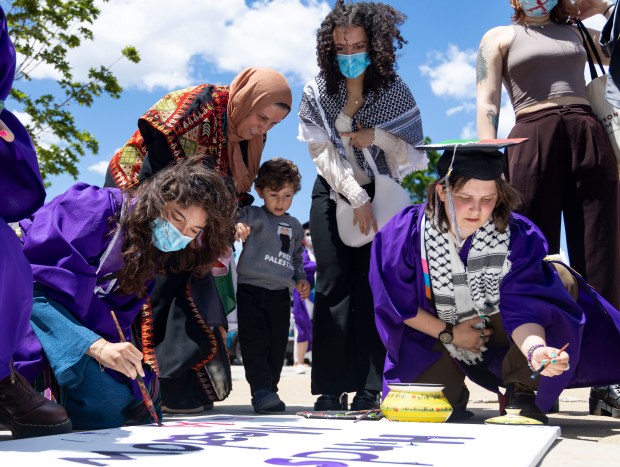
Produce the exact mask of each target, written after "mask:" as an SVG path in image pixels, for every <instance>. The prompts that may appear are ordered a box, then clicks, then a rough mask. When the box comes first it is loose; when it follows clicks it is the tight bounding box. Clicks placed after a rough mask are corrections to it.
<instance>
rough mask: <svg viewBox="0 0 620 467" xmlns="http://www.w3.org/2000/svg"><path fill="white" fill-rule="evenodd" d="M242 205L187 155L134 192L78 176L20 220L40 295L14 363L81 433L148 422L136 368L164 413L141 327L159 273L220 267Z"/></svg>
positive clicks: (198, 271) (36, 296)
mask: <svg viewBox="0 0 620 467" xmlns="http://www.w3.org/2000/svg"><path fill="white" fill-rule="evenodd" d="M235 209H236V202H235V200H234V195H233V193H232V190H231V189H230V188H229V187H228V186H227V185H226V184H225V182H224V181H223V180H222V178H221V177H220V176H219V175H218V174H217V173H216V172H215V171H212V170H209V169H207V168H205V167H204V166H202V165H200V164H194V163H192V162H189V161H186V162H181V163H179V164H176V165H173V166H170V167H168V168H166V169H164V170H162V171H161V172H159V173H157V174H156V175H155V176H153V177H152V178H151V179H150V180H148V182H145V183H144V184H142V185H140V186H139V187H138V188H137V189H136V190H135V191H131V190H130V191H128V192H126V193H123V192H121V191H120V190H119V189H117V188H99V187H96V186H90V185H86V184H84V183H78V184H76V185H74V186H73V187H71V188H70V189H69V190H68V191H67V192H66V193H65V194H63V195H60V196H58V197H57V198H55V199H54V200H52V201H51V202H50V203H48V204H46V205H45V206H43V207H42V208H41V209H39V210H38V211H37V212H36V213H35V214H34V215H33V216H32V217H31V218H30V219H27V220H25V221H22V222H21V228H22V231H23V243H24V254H25V255H26V258H27V259H28V260H29V261H30V263H31V265H32V271H33V276H34V291H35V292H34V305H33V310H32V317H31V320H30V324H31V328H30V330H29V335H28V336H27V338H26V339H25V340H24V342H23V344H22V345H21V347H20V348H18V351H17V353H16V355H15V365H16V367H17V368H18V370H19V371H20V373H21V374H23V375H24V376H25V377H26V378H28V379H29V380H30V381H36V385H37V386H38V387H39V388H45V387H51V388H52V391H53V393H54V396H55V398H56V400H57V401H59V402H60V403H61V404H62V405H63V406H64V407H65V409H66V410H67V413H68V414H69V417H70V418H71V421H72V422H73V427H74V428H77V429H96V428H108V427H115V426H120V425H123V424H127V423H131V424H135V423H148V422H149V421H150V417H149V413H148V411H147V408H146V406H145V404H144V403H143V399H142V396H141V393H140V389H139V387H138V385H137V383H136V381H135V378H136V375H137V374H140V375H141V376H143V377H144V380H145V383H146V385H147V387H148V388H149V391H150V393H151V396H152V398H153V399H154V402H155V406H156V408H157V410H158V412H159V411H160V410H159V406H160V402H159V393H158V384H157V379H156V378H155V374H154V373H153V371H152V370H151V369H150V368H149V367H148V366H146V365H144V364H143V363H142V353H141V352H140V351H139V350H138V349H137V348H136V347H135V346H134V345H133V344H132V343H131V340H132V339H131V332H132V329H131V327H132V323H133V321H134V318H135V317H136V315H137V314H138V313H139V311H140V309H141V307H142V305H143V303H144V301H145V300H146V297H147V295H148V293H149V292H150V290H152V287H153V284H154V279H155V273H157V272H162V271H164V269H167V270H171V271H176V272H180V271H193V272H194V273H195V274H198V275H201V274H205V273H207V272H208V271H209V270H210V268H211V266H212V264H213V262H214V261H215V260H216V259H217V258H218V257H219V256H221V255H223V254H224V253H225V252H226V250H227V248H228V245H230V244H231V243H232V241H233V237H234V220H235ZM110 311H114V313H115V315H116V317H117V318H118V321H119V324H120V327H121V328H122V331H123V334H124V337H125V338H126V340H127V342H122V339H121V338H120V336H119V333H118V331H117V328H116V326H115V323H114V320H113V318H112V315H111V313H110ZM48 368H51V372H49V371H46V370H47V369H48Z"/></svg>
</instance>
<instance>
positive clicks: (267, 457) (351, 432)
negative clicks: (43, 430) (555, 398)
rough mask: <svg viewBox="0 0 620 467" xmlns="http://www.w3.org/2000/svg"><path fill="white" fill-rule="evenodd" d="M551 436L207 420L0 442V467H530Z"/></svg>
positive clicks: (531, 430)
mask: <svg viewBox="0 0 620 467" xmlns="http://www.w3.org/2000/svg"><path fill="white" fill-rule="evenodd" d="M559 435H560V429H559V428H558V427H545V426H491V425H473V424H472V425H468V424H439V423H437V424H435V423H398V422H390V421H387V420H381V421H360V422H359V423H356V422H353V421H345V420H308V419H304V418H301V417H295V416H260V417H259V416H257V417H240V416H227V415H214V416H209V417H202V418H192V419H191V420H188V421H183V420H173V421H170V422H166V423H164V426H163V427H157V426H155V425H148V426H139V427H124V428H116V429H110V430H100V431H90V432H80V433H78V432H76V433H71V434H68V435H57V436H48V437H42V438H32V439H25V440H14V441H5V442H2V443H0V465H1V466H3V467H5V466H6V467H9V466H11V467H32V466H35V465H40V466H45V467H56V466H65V467H68V466H73V467H76V466H78V465H82V466H119V467H126V466H132V467H140V466H145V467H155V466H194V465H200V466H217V467H220V466H222V467H224V466H244V467H246V466H258V465H284V466H293V465H297V466H301V465H303V466H317V467H318V466H320V467H345V466H368V467H370V466H379V465H381V466H409V465H415V466H449V467H454V466H455V465H458V466H459V467H464V466H477V467H479V466H481V465H501V466H503V467H507V466H519V467H521V466H534V465H536V464H537V463H538V462H539V461H540V459H542V457H543V456H544V454H545V453H546V452H547V450H548V449H549V447H550V446H551V444H552V443H553V441H554V440H555V439H556V438H557V437H558V436H559ZM126 461H132V462H131V463H127V462H126ZM489 463H490V464H489Z"/></svg>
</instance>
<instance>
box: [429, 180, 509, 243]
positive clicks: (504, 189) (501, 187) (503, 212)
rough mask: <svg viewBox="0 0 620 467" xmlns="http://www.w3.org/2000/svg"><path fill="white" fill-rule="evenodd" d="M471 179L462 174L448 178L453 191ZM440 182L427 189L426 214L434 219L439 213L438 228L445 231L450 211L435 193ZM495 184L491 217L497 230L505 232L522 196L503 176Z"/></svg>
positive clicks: (444, 185)
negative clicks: (495, 199)
mask: <svg viewBox="0 0 620 467" xmlns="http://www.w3.org/2000/svg"><path fill="white" fill-rule="evenodd" d="M470 180H471V178H470V177H463V176H460V175H451V176H450V177H449V178H448V182H450V186H451V187H452V192H453V193H457V192H459V191H460V190H461V189H462V188H463V187H464V186H465V184H466V183H467V182H468V181H470ZM438 183H439V180H436V181H434V182H433V183H431V184H430V185H429V186H428V188H427V189H426V201H427V203H428V204H427V206H426V215H427V216H428V217H429V219H434V218H435V213H437V220H438V225H437V228H438V229H439V230H440V231H441V232H444V233H445V232H447V231H448V229H449V226H450V222H449V220H448V213H447V212H446V208H445V206H444V203H442V202H441V201H440V200H439V199H438V197H437V196H436V195H435V192H436V189H437V188H436V187H437V184H438ZM495 185H496V186H497V203H496V204H495V208H494V209H493V214H492V215H491V218H492V219H493V223H494V224H495V227H497V230H499V231H500V232H504V231H505V230H506V229H507V228H508V224H509V222H510V215H511V214H512V212H513V211H514V210H515V209H517V208H518V207H519V206H520V204H521V197H520V196H519V193H518V192H517V190H515V189H514V188H513V187H512V185H510V184H509V183H508V182H507V181H506V180H505V179H504V178H503V177H502V178H498V179H496V180H495ZM441 186H442V187H443V189H444V191H445V190H446V183H445V182H442V184H441Z"/></svg>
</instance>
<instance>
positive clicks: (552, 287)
mask: <svg viewBox="0 0 620 467" xmlns="http://www.w3.org/2000/svg"><path fill="white" fill-rule="evenodd" d="M510 229H511V240H510V255H509V257H508V259H509V260H510V261H511V262H512V264H511V269H510V272H509V273H508V274H506V277H505V278H504V280H503V281H502V284H501V285H500V303H499V307H500V313H501V316H502V323H503V325H504V329H505V330H506V332H507V333H508V334H509V335H510V334H512V332H513V331H514V330H515V328H517V327H518V326H520V325H522V324H525V323H536V324H539V325H541V326H542V327H543V328H544V329H545V340H546V342H547V345H550V346H552V347H557V348H560V347H562V346H563V345H564V344H565V343H567V342H568V343H570V347H569V348H568V349H567V350H566V352H567V353H568V354H569V355H570V358H571V362H575V363H576V362H578V361H579V353H580V348H581V344H582V335H583V330H584V325H585V316H586V315H585V314H584V312H583V310H582V309H581V307H580V306H579V305H578V304H577V302H575V301H574V300H573V299H572V298H571V296H570V295H569V293H568V291H567V290H566V289H565V288H564V285H563V284H562V281H561V280H560V278H559V276H558V275H557V274H556V273H555V270H554V269H553V267H552V266H550V265H549V264H547V263H546V262H545V261H544V257H545V256H546V254H547V244H546V241H545V239H544V236H543V235H542V233H541V232H540V230H538V228H537V227H536V226H535V225H534V224H532V223H531V221H529V220H528V219H526V218H525V217H522V216H519V215H516V214H515V215H513V219H512V221H511V224H510ZM577 366H578V365H577V364H575V365H574V366H571V369H570V370H569V371H566V372H564V373H562V374H561V375H559V376H555V377H553V378H548V377H545V376H542V377H541V378H540V382H539V386H538V394H537V398H536V403H537V405H538V406H539V407H540V408H541V409H542V410H543V411H548V410H549V409H550V407H551V406H552V405H553V403H554V401H555V400H556V399H557V398H558V397H559V395H560V393H561V392H562V390H563V389H564V388H566V387H567V386H568V385H569V383H570V381H571V378H572V377H573V374H574V372H575V370H576V367H577Z"/></svg>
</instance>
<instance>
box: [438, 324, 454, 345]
mask: <svg viewBox="0 0 620 467" xmlns="http://www.w3.org/2000/svg"><path fill="white" fill-rule="evenodd" d="M452 328H454V325H453V324H450V323H446V328H445V329H444V330H443V331H441V332H440V333H439V336H437V338H438V339H439V342H441V343H442V344H449V343H450V342H452V339H453V338H454V335H453V334H452Z"/></svg>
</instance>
